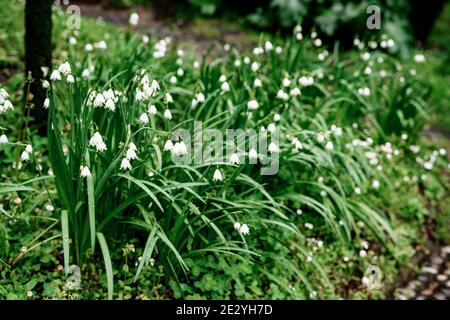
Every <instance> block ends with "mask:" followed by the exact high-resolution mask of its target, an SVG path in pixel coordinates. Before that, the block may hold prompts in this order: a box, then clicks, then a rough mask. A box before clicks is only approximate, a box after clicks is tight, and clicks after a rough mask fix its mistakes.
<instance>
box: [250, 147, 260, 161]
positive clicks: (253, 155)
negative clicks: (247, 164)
mask: <svg viewBox="0 0 450 320" xmlns="http://www.w3.org/2000/svg"><path fill="white" fill-rule="evenodd" d="M248 157H249V158H250V159H256V158H258V153H257V152H256V150H255V149H254V148H251V149H250V151H249V152H248Z"/></svg>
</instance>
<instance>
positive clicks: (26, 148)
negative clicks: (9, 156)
mask: <svg viewBox="0 0 450 320" xmlns="http://www.w3.org/2000/svg"><path fill="white" fill-rule="evenodd" d="M25 151H26V152H28V153H32V152H33V147H32V146H31V145H29V144H27V145H26V147H25Z"/></svg>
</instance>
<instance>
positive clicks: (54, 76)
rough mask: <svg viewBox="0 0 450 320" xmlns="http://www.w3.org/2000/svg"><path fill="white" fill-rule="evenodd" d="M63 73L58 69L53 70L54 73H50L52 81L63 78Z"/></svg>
mask: <svg viewBox="0 0 450 320" xmlns="http://www.w3.org/2000/svg"><path fill="white" fill-rule="evenodd" d="M61 79H62V78H61V74H60V73H59V71H58V70H53V72H52V74H51V75H50V80H52V81H59V80H61Z"/></svg>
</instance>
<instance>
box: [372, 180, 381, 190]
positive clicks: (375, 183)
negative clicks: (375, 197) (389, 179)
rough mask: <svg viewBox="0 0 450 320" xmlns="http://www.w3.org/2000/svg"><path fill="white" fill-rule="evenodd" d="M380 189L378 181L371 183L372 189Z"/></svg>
mask: <svg viewBox="0 0 450 320" xmlns="http://www.w3.org/2000/svg"><path fill="white" fill-rule="evenodd" d="M379 187H380V182H379V181H378V180H373V181H372V188H374V189H378V188H379Z"/></svg>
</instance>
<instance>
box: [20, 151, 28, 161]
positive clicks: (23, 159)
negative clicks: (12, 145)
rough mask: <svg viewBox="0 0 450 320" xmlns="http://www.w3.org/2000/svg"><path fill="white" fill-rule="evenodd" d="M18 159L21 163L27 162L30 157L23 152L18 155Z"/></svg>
mask: <svg viewBox="0 0 450 320" xmlns="http://www.w3.org/2000/svg"><path fill="white" fill-rule="evenodd" d="M20 159H22V161H28V160H30V155H29V154H28V152H26V151H24V152H22V154H21V155H20Z"/></svg>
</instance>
